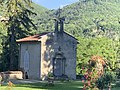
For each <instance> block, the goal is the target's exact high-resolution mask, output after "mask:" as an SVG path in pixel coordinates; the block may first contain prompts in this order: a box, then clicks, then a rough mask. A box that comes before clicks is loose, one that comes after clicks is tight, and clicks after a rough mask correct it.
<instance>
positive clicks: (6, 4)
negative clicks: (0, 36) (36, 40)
mask: <svg viewBox="0 0 120 90" xmlns="http://www.w3.org/2000/svg"><path fill="white" fill-rule="evenodd" d="M31 3H32V2H31V0H0V4H1V6H2V9H3V11H4V13H3V14H2V16H3V17H6V18H8V20H7V22H5V23H4V24H5V26H6V28H7V34H8V37H7V38H6V42H5V43H4V44H6V45H5V49H6V52H5V54H6V55H7V62H9V64H8V66H10V67H8V68H9V69H10V70H15V69H17V59H18V58H17V54H18V50H17V49H18V48H17V44H16V39H18V38H21V37H23V36H25V35H26V34H28V33H29V31H30V30H31V29H32V28H31V26H33V27H34V29H36V27H35V25H34V24H33V22H32V20H31V19H30V18H29V15H31V14H35V13H33V12H32V11H31V9H32V7H31ZM6 55H5V56H6Z"/></svg>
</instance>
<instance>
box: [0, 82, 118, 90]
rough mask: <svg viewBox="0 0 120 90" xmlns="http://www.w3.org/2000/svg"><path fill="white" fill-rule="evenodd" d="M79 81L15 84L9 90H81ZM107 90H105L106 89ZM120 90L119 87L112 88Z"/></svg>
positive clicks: (0, 88)
mask: <svg viewBox="0 0 120 90" xmlns="http://www.w3.org/2000/svg"><path fill="white" fill-rule="evenodd" d="M82 87H83V84H82V82H81V81H71V82H55V85H54V86H48V85H46V83H32V84H16V85H15V87H12V89H11V90H82ZM0 90H10V89H8V87H7V86H1V87H0ZM106 90H107V89H106ZM112 90H120V87H115V88H112Z"/></svg>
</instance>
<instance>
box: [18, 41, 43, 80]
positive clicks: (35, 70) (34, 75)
mask: <svg viewBox="0 0 120 90" xmlns="http://www.w3.org/2000/svg"><path fill="white" fill-rule="evenodd" d="M40 47H41V44H40V42H33V43H32V42H27V43H21V56H20V68H22V69H24V53H25V51H26V50H28V52H29V61H30V62H29V70H28V77H29V78H30V79H40V74H41V73H40V72H41V71H40V57H41V54H40V51H41V50H40V49H41V48H40Z"/></svg>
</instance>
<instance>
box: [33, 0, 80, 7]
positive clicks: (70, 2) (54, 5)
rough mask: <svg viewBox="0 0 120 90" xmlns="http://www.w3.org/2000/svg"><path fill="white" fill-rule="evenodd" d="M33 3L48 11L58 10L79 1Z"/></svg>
mask: <svg viewBox="0 0 120 90" xmlns="http://www.w3.org/2000/svg"><path fill="white" fill-rule="evenodd" d="M32 1H33V2H35V3H37V4H39V5H41V6H44V7H46V8H48V9H58V8H60V7H61V8H62V7H63V6H66V5H69V4H72V3H74V2H77V1H79V0H32Z"/></svg>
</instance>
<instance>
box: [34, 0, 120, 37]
mask: <svg viewBox="0 0 120 90" xmlns="http://www.w3.org/2000/svg"><path fill="white" fill-rule="evenodd" d="M119 7H120V0H80V1H79V2H77V3H74V4H71V5H68V6H65V7H63V8H62V9H61V17H65V19H66V20H65V31H67V32H69V33H70V34H72V35H75V36H79V35H80V36H92V37H95V36H97V35H99V36H101V35H102V36H103V35H104V36H106V35H107V36H108V37H114V35H116V34H115V32H116V33H118V32H117V31H119V29H120V24H119V21H120V8H119ZM56 14H58V10H49V11H46V12H45V13H44V15H43V16H42V14H39V13H38V15H39V16H38V17H37V19H36V20H35V21H37V24H36V25H37V26H38V27H39V28H38V29H39V30H38V31H39V32H41V31H51V30H54V28H53V25H54V20H53V18H55V17H56ZM39 32H37V33H39Z"/></svg>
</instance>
